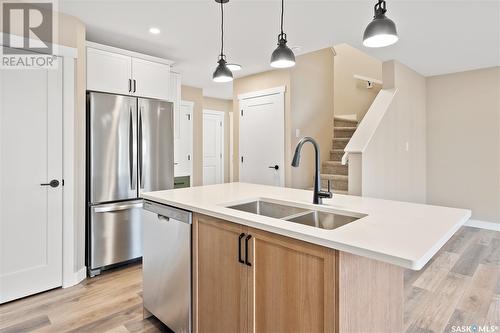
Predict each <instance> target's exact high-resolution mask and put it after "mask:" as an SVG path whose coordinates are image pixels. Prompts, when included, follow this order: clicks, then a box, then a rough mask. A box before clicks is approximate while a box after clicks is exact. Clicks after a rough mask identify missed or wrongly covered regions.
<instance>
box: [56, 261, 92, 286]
mask: <svg viewBox="0 0 500 333" xmlns="http://www.w3.org/2000/svg"><path fill="white" fill-rule="evenodd" d="M86 277H87V267H86V266H83V268H82V269H80V270H79V271H78V272H75V273H74V274H73V276H71V277H70V278H68V279H67V281H64V282H63V285H62V287H63V288H69V287H73V286H76V285H77V284H79V283H80V282H82V281H83V280H85V278H86Z"/></svg>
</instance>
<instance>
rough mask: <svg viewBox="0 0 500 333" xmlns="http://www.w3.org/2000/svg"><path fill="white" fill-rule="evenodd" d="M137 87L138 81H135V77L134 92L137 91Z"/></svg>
mask: <svg viewBox="0 0 500 333" xmlns="http://www.w3.org/2000/svg"><path fill="white" fill-rule="evenodd" d="M136 88H137V82H135V79H134V91H133V92H135V91H136Z"/></svg>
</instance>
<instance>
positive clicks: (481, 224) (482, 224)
mask: <svg viewBox="0 0 500 333" xmlns="http://www.w3.org/2000/svg"><path fill="white" fill-rule="evenodd" d="M464 225H465V226H468V227H474V228H481V229H487V230H493V231H500V223H495V222H488V221H480V220H472V219H471V220H468V221H467V222H465V224H464Z"/></svg>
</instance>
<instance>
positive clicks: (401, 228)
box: [142, 183, 471, 270]
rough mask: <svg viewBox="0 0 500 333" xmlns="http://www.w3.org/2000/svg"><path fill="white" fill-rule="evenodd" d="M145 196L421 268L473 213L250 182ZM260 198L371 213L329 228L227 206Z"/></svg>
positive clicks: (144, 194) (159, 201)
mask: <svg viewBox="0 0 500 333" xmlns="http://www.w3.org/2000/svg"><path fill="white" fill-rule="evenodd" d="M142 197H143V198H144V199H147V200H151V201H155V202H158V203H161V204H166V205H170V206H174V207H177V208H181V209H185V210H189V211H192V212H197V213H201V214H205V215H209V216H213V217H216V218H220V219H223V220H227V221H231V222H235V223H239V224H243V225H246V226H250V227H253V228H257V229H261V230H266V231H269V232H273V233H276V234H279V235H283V236H288V237H291V238H295V239H299V240H303V241H306V242H310V243H313V244H318V245H322V246H325V247H329V248H332V249H337V250H340V251H345V252H349V253H352V254H356V255H360V256H364V257H368V258H371V259H375V260H380V261H384V262H388V263H391V264H394V265H398V266H401V267H404V268H409V269H414V270H419V269H421V268H422V267H423V266H424V265H425V264H426V263H427V262H428V261H429V260H430V259H431V258H432V257H433V256H434V255H435V254H436V252H437V251H438V250H439V249H440V248H441V247H442V246H443V245H444V244H445V243H446V242H447V241H448V240H449V239H450V238H451V236H452V235H453V234H454V233H455V232H456V231H457V230H458V229H459V228H460V226H462V225H463V224H464V223H465V222H466V221H467V220H468V219H469V218H470V216H471V212H470V210H467V209H457V208H448V207H440V206H431V205H422V204H414V203H408V202H400V201H390V200H381V199H374V198H367V197H358V196H349V195H340V194H334V196H333V199H324V201H323V205H313V204H312V191H307V190H298V189H291V188H285V187H273V186H265V185H256V184H247V183H228V184H218V185H208V186H199V187H190V188H182V189H175V190H167V191H156V192H147V193H143V194H142ZM256 199H263V200H267V201H271V202H276V203H280V204H287V205H292V206H297V207H300V208H306V209H319V210H322V211H331V210H335V211H348V212H354V213H361V214H366V215H367V216H365V217H362V218H360V219H358V220H356V221H354V222H351V223H349V224H346V225H344V226H342V227H339V228H337V229H333V230H325V229H320V228H316V227H312V226H307V225H302V224H298V223H293V222H289V221H285V220H280V219H276V218H271V217H266V216H263V215H257V214H253V213H248V212H243V211H239V210H235V209H230V208H227V207H226V206H229V205H233V204H237V203H245V202H250V201H255V200H256Z"/></svg>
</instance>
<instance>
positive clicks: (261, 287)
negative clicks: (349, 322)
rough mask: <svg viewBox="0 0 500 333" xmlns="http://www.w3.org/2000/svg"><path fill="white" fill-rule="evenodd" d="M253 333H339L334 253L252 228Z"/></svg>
mask: <svg viewBox="0 0 500 333" xmlns="http://www.w3.org/2000/svg"><path fill="white" fill-rule="evenodd" d="M248 233H249V234H251V235H252V239H251V240H250V244H249V246H250V250H249V254H248V255H249V261H250V263H251V265H252V266H249V274H248V295H249V296H248V324H249V329H248V330H249V332H259V333H266V332H297V333H298V332H304V333H314V332H322V333H323V332H332V333H333V332H337V326H338V324H337V321H338V320H337V311H336V310H337V309H336V308H337V306H336V295H335V285H336V280H337V279H336V262H337V253H336V251H334V250H330V249H326V248H323V247H320V246H316V245H313V244H309V243H306V242H301V241H297V240H294V239H290V238H287V237H282V236H278V235H275V234H271V233H267V232H264V231H260V230H255V229H252V228H249V230H248Z"/></svg>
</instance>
